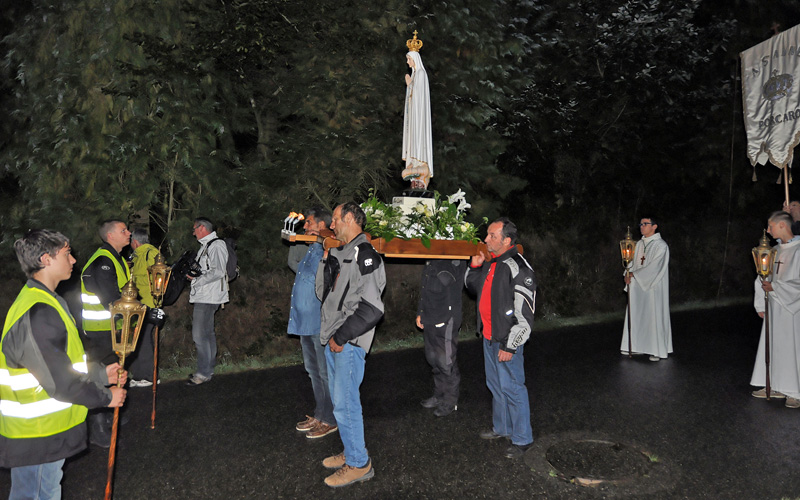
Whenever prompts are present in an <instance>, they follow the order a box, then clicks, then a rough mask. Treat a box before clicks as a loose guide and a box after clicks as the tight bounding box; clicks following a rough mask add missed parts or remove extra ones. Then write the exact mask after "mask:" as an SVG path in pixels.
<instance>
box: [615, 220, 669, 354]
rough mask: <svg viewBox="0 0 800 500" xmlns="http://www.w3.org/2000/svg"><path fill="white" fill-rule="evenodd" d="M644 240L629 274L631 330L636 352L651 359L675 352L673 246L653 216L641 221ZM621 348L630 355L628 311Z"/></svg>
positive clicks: (640, 242) (627, 273) (632, 342)
mask: <svg viewBox="0 0 800 500" xmlns="http://www.w3.org/2000/svg"><path fill="white" fill-rule="evenodd" d="M639 231H640V232H641V233H642V239H641V240H640V241H639V243H637V245H636V251H635V252H634V256H633V261H631V265H630V267H629V268H628V270H627V272H626V273H625V284H626V285H627V286H628V287H630V310H629V312H630V319H631V323H630V331H631V346H630V349H631V351H633V354H649V355H650V361H659V360H661V359H665V358H666V357H667V355H669V354H671V353H672V325H671V322H670V317H669V247H668V246H667V242H665V241H664V240H663V239H661V233H659V232H658V224H657V223H656V220H655V219H653V218H651V217H645V218H643V219H641V220H640V221H639ZM620 350H621V351H622V353H623V354H625V355H627V354H628V313H627V312H626V313H625V325H624V327H623V329H622V344H621V347H620Z"/></svg>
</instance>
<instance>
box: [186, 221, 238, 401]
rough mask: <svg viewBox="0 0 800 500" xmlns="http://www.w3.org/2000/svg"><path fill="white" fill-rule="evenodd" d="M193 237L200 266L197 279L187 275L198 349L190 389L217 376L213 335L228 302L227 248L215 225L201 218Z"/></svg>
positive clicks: (194, 335)
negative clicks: (197, 243)
mask: <svg viewBox="0 0 800 500" xmlns="http://www.w3.org/2000/svg"><path fill="white" fill-rule="evenodd" d="M192 234H194V236H195V238H197V241H198V242H199V243H200V250H198V251H197V257H196V258H195V260H196V261H197V263H198V264H199V265H200V272H201V274H200V275H199V276H197V277H194V276H192V274H188V275H187V276H186V277H187V279H189V280H190V281H191V292H190V294H189V303H190V304H194V312H193V314H192V340H194V344H195V347H196V348H197V370H196V371H195V372H194V373H193V374H192V375H190V376H189V380H188V381H187V382H186V385H188V386H196V385H200V384H205V383H206V382H208V381H210V380H211V377H213V376H214V365H215V363H216V357H217V337H216V333H215V332H214V315H215V314H216V313H217V310H218V309H219V308H220V306H221V305H222V304H225V303H226V302H228V279H227V273H226V267H227V263H228V247H227V246H226V245H225V242H224V241H222V240H220V241H219V242H216V244H212V243H214V242H215V240H217V239H219V238H217V232H216V231H214V224H212V222H211V221H210V220H208V219H206V218H205V217H198V218H197V219H195V220H194V224H193V225H192Z"/></svg>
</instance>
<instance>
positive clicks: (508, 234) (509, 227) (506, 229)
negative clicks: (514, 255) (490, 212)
mask: <svg viewBox="0 0 800 500" xmlns="http://www.w3.org/2000/svg"><path fill="white" fill-rule="evenodd" d="M494 223H499V224H502V225H503V230H502V233H503V239H506V238H511V244H512V245H516V244H517V238H519V233H518V232H517V226H516V224H514V223H513V222H511V219H509V218H508V217H500V218H499V219H495V221H494V222H492V224H494Z"/></svg>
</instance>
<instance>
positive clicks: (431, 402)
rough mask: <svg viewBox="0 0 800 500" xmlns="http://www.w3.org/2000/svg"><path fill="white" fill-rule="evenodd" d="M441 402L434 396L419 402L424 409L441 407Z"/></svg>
mask: <svg viewBox="0 0 800 500" xmlns="http://www.w3.org/2000/svg"><path fill="white" fill-rule="evenodd" d="M440 402H441V401H439V398H437V397H436V396H433V397H430V398H428V399H423V400H422V401H420V402H419V404H421V405H422V407H423V408H436V407H437V406H439V403H440Z"/></svg>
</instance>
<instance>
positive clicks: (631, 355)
mask: <svg viewBox="0 0 800 500" xmlns="http://www.w3.org/2000/svg"><path fill="white" fill-rule="evenodd" d="M630 274H631V273H630V271H625V275H626V276H630ZM631 281H632V280H631ZM632 284H633V283H628V286H627V289H628V357H629V358H632V357H633V347H632V346H631V343H632V341H631V285H632Z"/></svg>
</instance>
